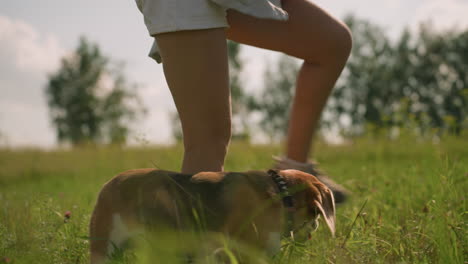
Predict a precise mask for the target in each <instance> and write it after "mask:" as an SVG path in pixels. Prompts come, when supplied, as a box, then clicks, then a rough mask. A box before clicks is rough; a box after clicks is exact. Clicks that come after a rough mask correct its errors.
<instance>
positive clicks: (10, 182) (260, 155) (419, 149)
mask: <svg viewBox="0 0 468 264" xmlns="http://www.w3.org/2000/svg"><path fill="white" fill-rule="evenodd" d="M315 152H316V157H315V158H316V159H317V160H318V161H320V162H321V168H323V169H324V170H325V171H327V172H328V173H329V174H330V175H332V176H333V178H334V179H335V180H336V181H337V182H340V183H342V184H343V185H345V186H346V187H347V188H349V189H350V190H351V191H352V192H353V195H352V197H351V199H350V200H349V201H348V202H347V203H346V204H345V205H343V206H340V207H339V208H338V211H337V223H338V226H337V235H336V237H335V238H331V237H330V235H329V233H328V232H327V230H326V228H324V226H323V225H322V226H321V228H319V231H318V232H317V233H316V234H315V236H314V238H313V240H311V241H310V242H308V243H307V244H306V245H296V246H290V247H288V250H287V252H285V254H283V258H282V260H281V261H277V262H281V263H287V262H288V263H466V262H465V261H467V259H468V258H467V257H468V255H467V254H468V253H467V252H468V242H467V239H466V238H467V237H468V234H467V224H468V223H467V215H466V212H467V209H466V199H465V193H466V191H467V190H468V186H467V179H468V140H466V139H461V138H448V139H445V140H443V141H441V142H439V143H438V144H433V143H431V142H426V141H419V140H417V139H414V138H406V139H400V140H398V141H386V140H377V139H370V138H368V139H361V140H358V141H356V142H354V143H353V144H347V145H342V146H327V145H325V144H319V145H317V146H316V151H315ZM277 154H281V148H280V147H279V146H250V145H248V144H244V143H233V144H232V145H231V147H230V152H229V155H228V158H227V161H226V168H225V169H226V170H227V171H245V170H252V169H260V170H264V169H267V168H269V167H270V166H271V164H272V160H271V155H277ZM181 156H182V148H181V147H180V146H175V147H154V148H150V147H143V148H115V147H108V148H85V149H77V150H72V151H66V150H64V151H38V150H0V263H15V264H16V263H88V240H87V239H86V237H87V235H88V234H87V232H88V223H89V218H90V213H91V210H92V207H93V205H94V202H95V199H96V196H97V193H98V191H99V189H100V188H101V186H102V184H103V183H105V182H106V181H107V180H108V179H110V178H111V177H112V176H114V175H116V174H117V173H119V172H121V171H124V170H127V169H132V168H142V167H156V166H157V167H159V168H162V169H166V170H178V168H179V167H180V163H181ZM361 209H362V211H361ZM67 211H69V212H70V213H71V217H70V219H67V220H66V219H65V217H64V214H65V212H67ZM359 212H360V213H359ZM154 243H161V245H160V246H161V247H168V245H169V244H170V243H168V242H167V241H157V242H154ZM143 251H144V250H143ZM141 252H142V251H141V250H140V251H137V253H136V254H132V255H133V256H134V255H136V258H137V259H138V260H139V261H137V263H157V262H154V261H152V260H151V258H150V257H148V255H147V254H145V253H141ZM286 255H287V256H286ZM285 256H286V257H285ZM133 258H135V257H133ZM125 259H126V258H124V260H122V261H119V262H118V263H133V262H134V261H126V260H125ZM287 260H288V261H287Z"/></svg>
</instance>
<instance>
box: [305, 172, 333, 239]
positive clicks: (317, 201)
mask: <svg viewBox="0 0 468 264" xmlns="http://www.w3.org/2000/svg"><path fill="white" fill-rule="evenodd" d="M312 184H313V187H311V190H310V192H311V195H312V196H313V197H311V201H309V203H312V206H313V207H314V208H316V209H318V210H319V212H320V214H321V215H322V217H323V219H324V220H325V223H326V224H327V226H328V228H329V229H330V231H331V233H332V235H335V222H336V216H335V198H334V197H333V192H332V191H331V190H330V189H329V188H328V187H327V186H325V185H324V184H322V183H321V182H319V181H318V180H317V181H316V182H314V183H312ZM314 187H315V188H314Z"/></svg>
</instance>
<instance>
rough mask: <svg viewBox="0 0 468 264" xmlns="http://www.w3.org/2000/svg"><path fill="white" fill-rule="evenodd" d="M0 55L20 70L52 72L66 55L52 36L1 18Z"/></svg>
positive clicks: (6, 18)
mask: <svg viewBox="0 0 468 264" xmlns="http://www.w3.org/2000/svg"><path fill="white" fill-rule="evenodd" d="M0 54H1V56H2V58H9V59H10V60H12V61H11V62H12V63H13V64H14V66H16V68H17V69H18V70H21V71H27V72H44V71H51V70H54V69H56V68H57V67H58V65H59V58H60V57H61V56H62V55H63V54H64V49H62V48H61V46H60V44H59V41H58V40H57V38H56V37H55V36H54V35H52V34H41V33H40V32H38V31H36V30H35V29H34V28H33V27H32V26H31V25H29V24H27V23H25V22H23V21H20V20H12V19H10V18H8V17H4V16H0Z"/></svg>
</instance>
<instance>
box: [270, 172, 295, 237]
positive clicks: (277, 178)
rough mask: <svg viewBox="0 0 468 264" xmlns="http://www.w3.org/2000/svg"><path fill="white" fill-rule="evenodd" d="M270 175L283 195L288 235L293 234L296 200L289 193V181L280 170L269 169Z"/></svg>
mask: <svg viewBox="0 0 468 264" xmlns="http://www.w3.org/2000/svg"><path fill="white" fill-rule="evenodd" d="M268 175H269V176H270V177H271V178H272V179H273V182H275V184H276V186H277V187H278V190H279V195H280V196H282V200H283V206H284V209H285V210H286V224H287V235H291V236H292V235H293V234H292V232H293V230H294V212H295V211H296V208H295V207H294V201H293V197H292V195H291V194H290V193H289V188H288V183H287V181H286V180H285V179H284V178H283V177H282V176H281V175H280V174H279V173H278V170H268Z"/></svg>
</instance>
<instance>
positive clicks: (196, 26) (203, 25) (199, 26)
mask: <svg viewBox="0 0 468 264" xmlns="http://www.w3.org/2000/svg"><path fill="white" fill-rule="evenodd" d="M228 27H229V24H228V23H227V22H223V23H213V21H202V22H199V23H193V22H191V23H190V24H189V25H183V26H181V25H168V26H154V27H149V30H148V32H149V34H150V36H155V35H157V34H162V33H169V32H177V31H185V30H203V29H210V28H228Z"/></svg>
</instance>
